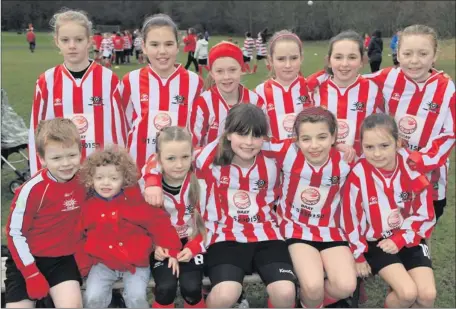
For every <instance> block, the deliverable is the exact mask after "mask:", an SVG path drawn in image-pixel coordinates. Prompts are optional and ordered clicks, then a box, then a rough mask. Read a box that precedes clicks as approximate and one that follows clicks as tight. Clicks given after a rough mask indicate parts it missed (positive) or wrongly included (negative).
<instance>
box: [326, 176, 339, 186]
mask: <svg viewBox="0 0 456 309" xmlns="http://www.w3.org/2000/svg"><path fill="white" fill-rule="evenodd" d="M328 180H329V185H330V186H335V185H338V184H340V176H331V177H329V179H328Z"/></svg>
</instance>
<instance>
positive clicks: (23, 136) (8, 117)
mask: <svg viewBox="0 0 456 309" xmlns="http://www.w3.org/2000/svg"><path fill="white" fill-rule="evenodd" d="M1 98H2V101H1V108H2V110H1V113H2V134H1V142H2V153H1V157H2V163H1V167H2V168H3V166H4V165H5V164H6V165H7V166H8V167H9V168H11V169H12V170H13V171H14V173H15V174H16V175H17V178H16V179H15V180H13V181H11V182H10V184H9V189H10V191H11V193H13V194H14V192H15V191H16V189H17V188H19V187H20V186H21V185H22V184H23V183H24V182H25V181H27V180H28V179H30V168H29V163H28V157H27V155H26V153H25V152H24V150H25V149H27V147H28V128H27V126H26V125H25V122H24V119H22V118H21V117H20V116H19V115H18V114H16V112H15V111H14V110H13V108H12V107H11V106H10V105H9V104H8V96H7V94H6V91H4V90H3V89H1ZM13 153H18V154H19V155H20V159H19V160H17V161H8V157H9V156H10V155H11V154H13ZM21 162H27V164H26V168H25V169H23V170H20V169H18V168H16V167H15V166H14V164H17V163H21Z"/></svg>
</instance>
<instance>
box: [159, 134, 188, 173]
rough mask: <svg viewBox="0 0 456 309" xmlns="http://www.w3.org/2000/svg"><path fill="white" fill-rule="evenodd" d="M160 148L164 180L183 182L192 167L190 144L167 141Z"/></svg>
mask: <svg viewBox="0 0 456 309" xmlns="http://www.w3.org/2000/svg"><path fill="white" fill-rule="evenodd" d="M160 146H161V149H160V164H161V166H162V169H163V175H164V177H165V180H166V179H169V180H171V181H176V182H179V181H183V180H184V179H185V177H186V176H187V173H188V171H189V170H190V167H191V165H192V145H191V143H190V142H188V141H169V142H164V143H162V144H161V145H160Z"/></svg>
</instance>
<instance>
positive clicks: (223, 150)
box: [213, 103, 269, 165]
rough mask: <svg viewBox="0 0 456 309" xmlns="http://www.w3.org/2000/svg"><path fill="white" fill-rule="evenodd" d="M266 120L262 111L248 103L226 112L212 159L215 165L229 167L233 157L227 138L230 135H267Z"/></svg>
mask: <svg viewBox="0 0 456 309" xmlns="http://www.w3.org/2000/svg"><path fill="white" fill-rule="evenodd" d="M268 127H269V125H268V120H267V119H266V116H265V114H264V113H263V111H262V110H261V109H260V108H259V107H257V106H255V105H254V104H250V103H240V104H237V105H235V106H233V107H232V108H231V109H230V111H229V112H228V116H227V117H226V121H225V130H224V132H223V134H222V136H221V137H220V143H219V148H218V149H217V154H216V156H215V158H214V162H213V163H214V164H215V165H229V164H231V161H232V160H233V157H234V152H233V149H232V148H231V142H230V141H229V140H228V138H227V136H228V134H231V133H237V134H239V135H243V136H245V135H249V134H252V136H254V137H262V136H266V135H267V134H268Z"/></svg>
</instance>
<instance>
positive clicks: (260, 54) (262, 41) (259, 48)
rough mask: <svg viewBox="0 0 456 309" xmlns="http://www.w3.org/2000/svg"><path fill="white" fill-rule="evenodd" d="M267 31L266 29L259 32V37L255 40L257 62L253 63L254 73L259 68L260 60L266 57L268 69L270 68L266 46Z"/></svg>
mask: <svg viewBox="0 0 456 309" xmlns="http://www.w3.org/2000/svg"><path fill="white" fill-rule="evenodd" d="M266 42H267V38H266V33H265V31H262V32H259V33H258V38H257V39H256V41H255V47H256V61H255V64H254V65H253V71H252V73H256V71H257V68H258V61H261V60H262V59H264V61H265V64H266V68H267V69H268V71H269V70H270V66H269V63H268V62H267V59H266V58H267V48H266Z"/></svg>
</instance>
